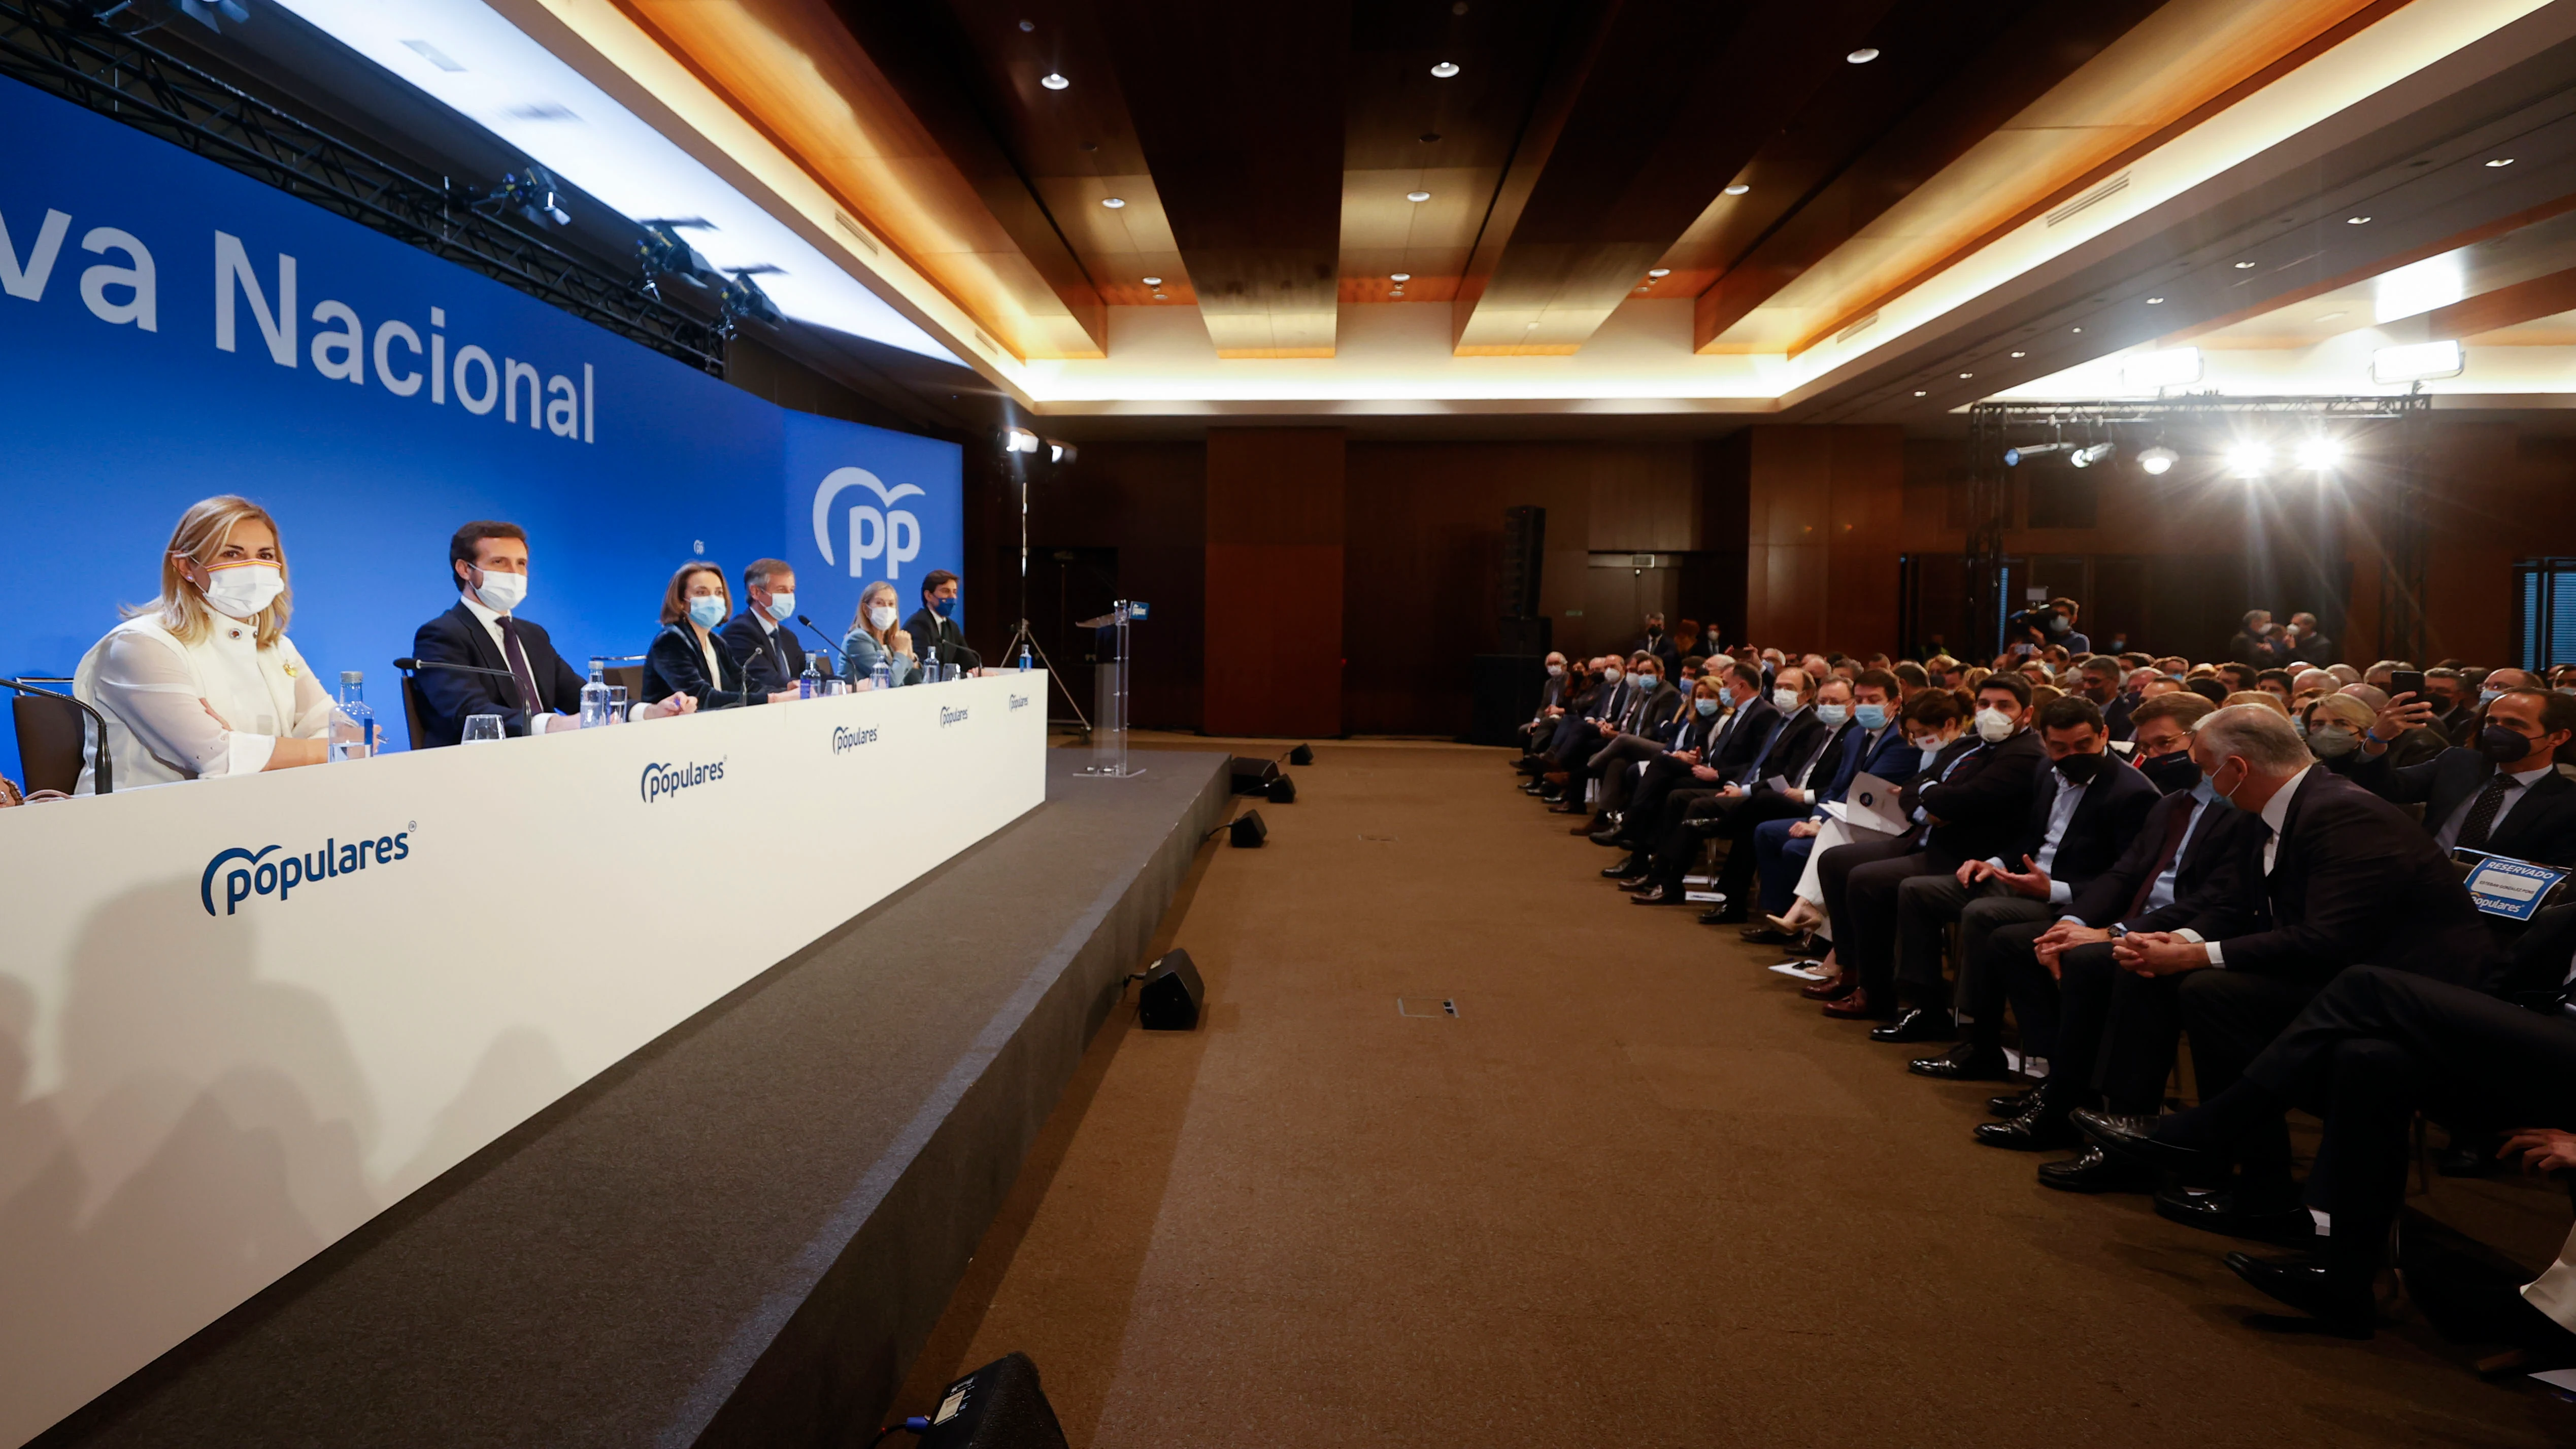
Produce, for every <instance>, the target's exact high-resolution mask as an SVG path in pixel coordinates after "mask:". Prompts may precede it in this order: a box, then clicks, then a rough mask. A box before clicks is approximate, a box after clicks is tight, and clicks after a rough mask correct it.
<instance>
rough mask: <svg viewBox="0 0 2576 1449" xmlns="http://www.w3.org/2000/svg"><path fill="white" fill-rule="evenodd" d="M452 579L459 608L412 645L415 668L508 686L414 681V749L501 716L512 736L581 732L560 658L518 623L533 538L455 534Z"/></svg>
mask: <svg viewBox="0 0 2576 1449" xmlns="http://www.w3.org/2000/svg"><path fill="white" fill-rule="evenodd" d="M447 571H448V574H449V576H450V578H451V580H452V581H453V582H454V584H455V585H456V588H457V599H456V606H455V607H454V608H452V609H449V610H448V611H447V612H446V613H444V614H441V615H439V616H438V617H437V618H435V619H432V620H430V621H429V622H428V623H426V624H423V625H421V626H420V628H419V630H418V631H417V632H415V633H414V634H413V635H412V639H411V652H412V654H413V656H414V657H415V658H418V659H421V660H423V661H426V662H430V663H438V664H465V665H471V666H473V667H474V668H476V669H492V670H500V671H503V672H504V673H506V674H507V675H508V676H509V677H508V678H502V677H500V676H498V675H493V674H467V673H464V672H462V671H460V670H454V669H424V670H421V671H420V672H419V674H418V675H417V676H415V677H414V678H413V680H412V681H411V686H412V691H413V697H414V698H415V699H417V700H418V701H419V704H420V738H418V739H416V740H414V741H412V747H413V748H414V749H432V748H436V747H438V746H442V745H452V744H455V743H457V742H458V741H459V740H460V739H462V738H463V737H464V734H465V721H466V719H467V717H468V716H471V715H478V714H497V715H499V716H500V717H501V728H502V731H503V732H504V733H506V734H510V735H513V736H516V735H528V734H544V733H546V732H547V731H549V730H555V729H576V728H579V727H580V724H581V720H580V714H581V687H582V686H583V685H584V684H586V683H588V682H589V680H588V677H587V676H585V675H582V674H579V673H576V672H575V671H574V670H573V668H572V666H571V665H569V664H566V663H564V661H563V656H561V655H559V654H557V653H556V652H555V646H554V641H553V640H551V639H549V638H548V637H547V636H546V631H545V630H544V629H543V628H541V627H539V626H538V625H535V624H532V623H530V622H528V621H527V620H525V619H522V618H519V617H518V616H517V610H518V607H519V605H520V604H521V603H522V602H524V601H525V600H526V598H527V596H528V535H527V533H526V531H525V530H523V529H521V528H520V527H519V525H517V524H515V523H500V522H495V521H493V520H490V519H481V520H477V521H476V522H473V523H469V524H466V525H465V526H464V527H462V528H460V529H458V530H456V534H455V536H454V537H453V538H451V539H449V540H448V544H447ZM694 708H696V701H694V700H684V701H682V703H680V704H677V705H673V704H668V703H667V702H666V703H665V704H655V705H641V706H637V707H635V709H634V711H633V713H634V715H635V717H636V718H638V719H658V718H660V717H662V716H663V715H666V714H684V713H687V712H688V711H689V710H691V709H694Z"/></svg>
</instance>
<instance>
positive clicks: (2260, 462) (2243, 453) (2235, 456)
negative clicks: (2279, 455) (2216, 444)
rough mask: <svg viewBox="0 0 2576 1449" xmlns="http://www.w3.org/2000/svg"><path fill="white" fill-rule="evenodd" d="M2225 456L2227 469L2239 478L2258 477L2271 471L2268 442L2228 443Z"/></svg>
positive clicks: (2270, 450) (2270, 453)
mask: <svg viewBox="0 0 2576 1449" xmlns="http://www.w3.org/2000/svg"><path fill="white" fill-rule="evenodd" d="M2225 456H2226V459H2227V471H2228V472H2230V473H2233V474H2235V475H2236V476H2237V477H2239V478H2248V479H2251V478H2260V477H2262V476H2263V475H2265V474H2267V473H2269V472H2271V471H2272V445H2271V444H2269V443H2250V442H2249V443H2230V444H2228V445H2227V452H2226V455H2225Z"/></svg>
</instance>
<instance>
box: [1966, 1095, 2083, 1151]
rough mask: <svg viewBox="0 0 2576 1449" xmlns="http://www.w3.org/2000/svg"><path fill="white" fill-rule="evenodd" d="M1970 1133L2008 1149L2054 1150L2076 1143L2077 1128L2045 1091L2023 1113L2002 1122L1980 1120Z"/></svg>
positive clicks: (1987, 1143) (1989, 1143)
mask: <svg viewBox="0 0 2576 1449" xmlns="http://www.w3.org/2000/svg"><path fill="white" fill-rule="evenodd" d="M1970 1135H1972V1136H1974V1137H1975V1138H1976V1139H1977V1141H1978V1142H1979V1143H1980V1144H1982V1145H1984V1146H1987V1147H2000V1148H2002V1149H2004V1150H2005V1151H2007V1152H2054V1151H2056V1150H2057V1149H2058V1148H2060V1147H2072V1146H2074V1145H2075V1144H2076V1136H2075V1129H2074V1128H2072V1127H2069V1126H2067V1125H2066V1119H2065V1118H2064V1117H2061V1116H2059V1115H2058V1114H2057V1112H2056V1111H2055V1110H2054V1109H2052V1108H2051V1107H2050V1106H2049V1105H2048V1098H2047V1095H2046V1094H2045V1093H2042V1094H2039V1095H2038V1097H2037V1098H2036V1100H2034V1101H2033V1102H2032V1103H2031V1104H2030V1105H2029V1106H2028V1107H2025V1108H2023V1109H2022V1112H2021V1115H2019V1116H2017V1117H2012V1118H2008V1119H2006V1120H2004V1121H2001V1122H1980V1123H1978V1124H1977V1125H1976V1129H1975V1130H1974V1132H1972V1133H1971V1134H1970Z"/></svg>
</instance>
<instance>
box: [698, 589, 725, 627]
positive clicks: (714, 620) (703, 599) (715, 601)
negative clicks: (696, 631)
mask: <svg viewBox="0 0 2576 1449" xmlns="http://www.w3.org/2000/svg"><path fill="white" fill-rule="evenodd" d="M689 620H690V622H691V623H694V624H696V625H697V626H698V627H699V628H701V629H712V628H714V627H716V626H717V625H718V624H721V623H723V622H724V621H725V601H724V597H723V596H722V595H720V594H700V595H698V596H697V597H696V598H694V599H691V600H689Z"/></svg>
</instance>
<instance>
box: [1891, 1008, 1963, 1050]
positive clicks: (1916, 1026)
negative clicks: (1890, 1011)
mask: <svg viewBox="0 0 2576 1449" xmlns="http://www.w3.org/2000/svg"><path fill="white" fill-rule="evenodd" d="M1958 1030H1959V1026H1958V1023H1957V1022H1955V1021H1952V1020H1951V1019H1950V1013H1949V1012H1947V1011H1935V1010H1933V1009H1932V1008H1930V1007H1927V1006H1909V1007H1907V1008H1905V1009H1904V1010H1903V1011H1900V1012H1898V1013H1897V1014H1896V1020H1894V1021H1891V1022H1889V1023H1888V1024H1887V1025H1885V1026H1882V1027H1879V1028H1877V1029H1876V1030H1874V1031H1872V1032H1871V1033H1870V1034H1869V1039H1870V1040H1871V1041H1883V1042H1889V1043H1892V1044H1901V1043H1904V1042H1916V1041H1939V1040H1940V1039H1941V1038H1943V1037H1945V1036H1953V1035H1956V1034H1957V1032H1958Z"/></svg>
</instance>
